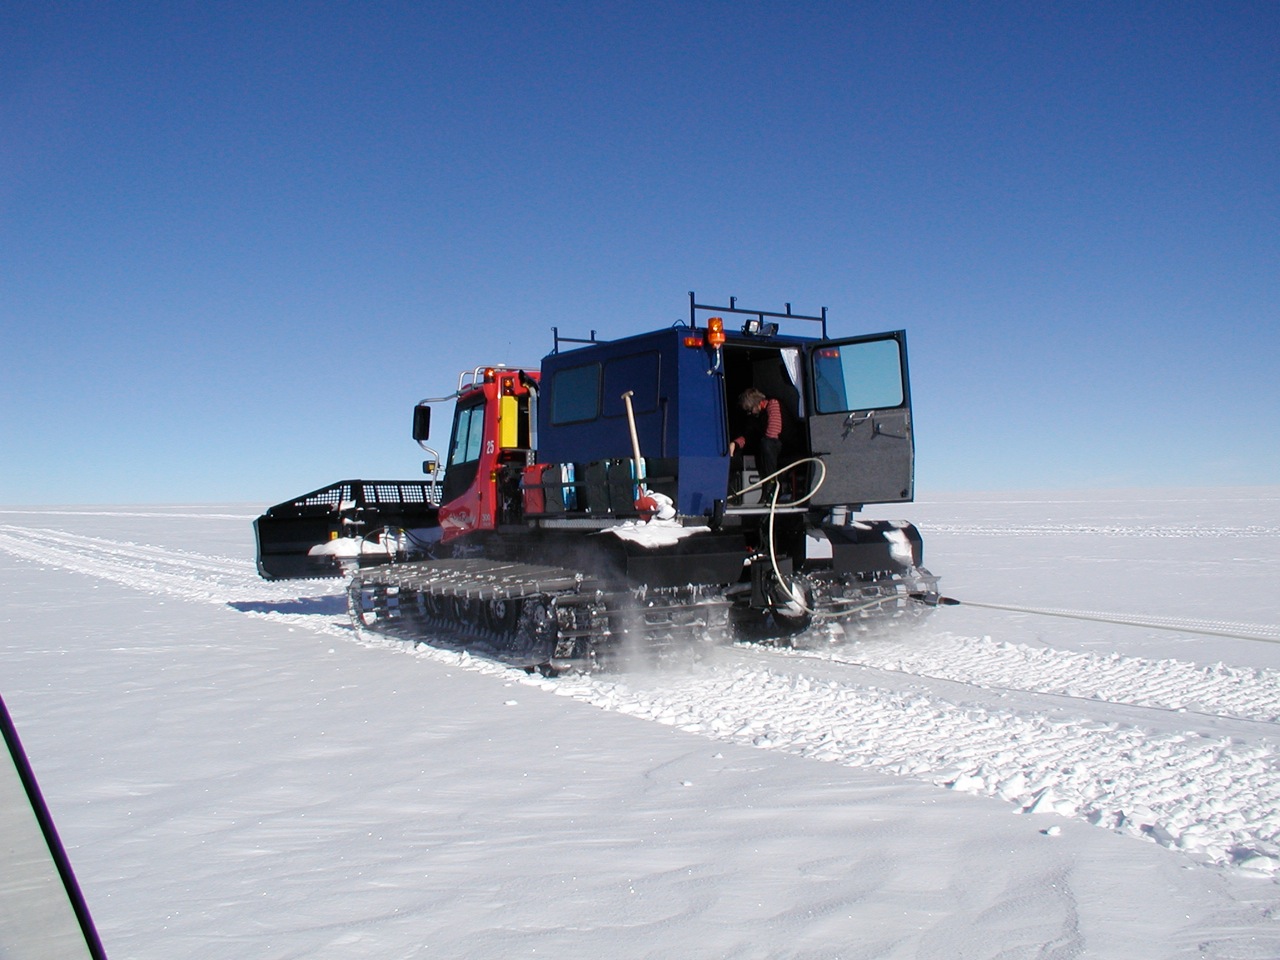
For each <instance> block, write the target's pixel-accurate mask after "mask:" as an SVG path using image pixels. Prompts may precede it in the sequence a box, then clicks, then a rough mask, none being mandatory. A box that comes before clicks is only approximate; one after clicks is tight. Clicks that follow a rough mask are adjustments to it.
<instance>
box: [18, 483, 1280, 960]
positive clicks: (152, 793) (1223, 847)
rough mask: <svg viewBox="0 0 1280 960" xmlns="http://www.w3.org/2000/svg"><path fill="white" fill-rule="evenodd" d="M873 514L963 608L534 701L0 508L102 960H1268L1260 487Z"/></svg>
mask: <svg viewBox="0 0 1280 960" xmlns="http://www.w3.org/2000/svg"><path fill="white" fill-rule="evenodd" d="M874 515H878V516H901V517H905V518H908V519H911V520H913V521H915V522H916V523H917V524H918V526H919V527H920V529H921V531H922V533H923V535H924V538H925V551H926V562H927V565H928V566H929V567H930V569H932V570H933V572H934V573H937V574H939V575H941V577H942V586H943V592H944V593H946V594H948V595H950V596H953V597H957V598H959V599H960V600H961V601H962V605H960V606H957V607H944V608H940V609H938V610H936V611H934V613H933V614H932V615H931V617H930V618H929V619H928V620H927V621H926V622H925V624H924V625H923V626H922V627H918V628H916V629H915V630H913V631H911V632H886V633H883V634H879V635H869V636H855V637H851V638H848V640H847V642H844V643H832V644H829V645H824V646H823V648H822V649H814V650H805V651H792V650H785V649H770V648H764V647H759V646H751V645H737V646H734V647H728V648H716V649H712V650H709V651H708V652H707V655H706V656H705V657H704V659H703V660H702V661H701V662H699V663H697V664H696V665H693V666H691V667H687V668H684V669H679V670H667V671H656V672H655V671H652V670H648V669H644V668H641V667H638V666H637V667H636V668H634V669H631V670H628V671H625V672H622V673H617V674H613V675H607V676H591V677H583V676H569V677H560V678H555V679H547V678H543V677H539V676H533V675H528V674H526V673H524V672H523V671H516V670H511V669H508V668H506V667H503V666H501V665H499V664H496V663H493V662H490V661H487V660H484V659H482V658H478V657H473V656H469V655H467V654H462V653H457V652H453V651H449V650H445V649H436V648H433V647H430V646H425V645H422V646H418V647H416V648H415V647H412V646H411V645H408V644H404V643H400V642H396V641H391V640H386V639H382V638H378V637H371V636H361V635H357V634H356V633H355V632H354V631H353V630H352V628H351V626H350V623H349V621H348V619H347V617H346V615H345V610H344V598H343V585H342V583H341V582H339V581H337V580H321V581H305V582H291V583H277V584H272V583H265V582H262V581H260V580H259V579H258V578H257V577H256V574H255V572H254V569H253V562H252V532H251V530H250V528H249V521H250V520H251V519H252V516H253V511H252V510H251V509H247V508H246V509H235V508H226V507H211V508H203V507H179V508H160V507H147V508H142V509H137V508H118V509H112V508H70V507H69V508H47V509H35V508H33V509H30V510H21V509H17V508H10V509H8V510H0V596H2V597H3V602H4V606H3V611H0V622H3V624H4V630H3V634H2V639H0V648H2V649H3V651H4V663H5V672H4V676H3V679H2V681H0V682H2V686H0V693H3V695H4V697H5V699H6V702H7V703H8V705H9V709H10V712H11V713H12V714H13V716H14V719H15V721H16V722H17V724H18V726H19V729H20V731H21V732H22V734H23V737H24V741H25V742H26V744H27V749H28V753H29V754H30V755H31V758H32V762H33V765H34V766H35V769H36V772H37V774H38V775H39V776H40V778H41V782H42V785H43V787H44V792H45V794H46V799H47V800H48V801H49V804H50V806H51V808H52V810H53V813H54V816H55V818H56V819H57V821H58V824H59V827H60V829H61V831H62V834H63V839H64V842H65V843H66V845H67V847H68V849H69V852H70V854H71V857H72V861H73V864H74V865H75V867H76V870H77V873H78V875H79V878H80V881H81V885H82V887H83V888H84V890H85V894H86V898H87V900H88V902H89V906H90V909H91V910H92V911H93V913H94V916H95V918H96V919H97V921H98V926H99V928H100V931H101V933H102V936H103V940H104V943H105V946H106V949H107V952H108V954H109V955H112V956H128V957H141V958H147V957H155V958H162V957H163V958H168V957H175V956H183V957H228V958H230V957H244V956H254V957H300V956H316V957H379V958H382V957H418V956H422V957H428V956H431V957H436V956H448V957H507V956H554V957H599V956H617V957H681V956H684V957H912V958H936V960H942V958H954V957H992V958H995V957H1001V958H1014V957H1053V958H1069V957H1116V958H1122V957H1123V958H1133V957H1154V958H1159V957H1179V958H1180V957H1206V958H1218V960H1225V958H1276V957H1280V928H1278V927H1277V925H1276V924H1275V921H1274V919H1273V917H1274V914H1275V912H1276V910H1277V908H1280V736H1278V734H1280V595H1278V591H1277V585H1278V584H1280V489H1271V488H1267V489H1251V490H1235V491H1230V490H1222V491H1182V492H1150V491H1148V492H1144V493H1141V494H1137V493H1135V494H1129V495H1121V494H1080V495H1073V496H1064V495H1059V496H1049V495H1041V496H1035V497H1032V496H1025V497H1003V498H999V499H995V498H987V499H983V498H977V497H970V498H953V499H950V500H945V501H944V500H938V501H934V502H929V503H920V504H907V505H901V506H898V507H895V508H893V509H891V510H889V509H885V510H881V511H879V512H878V513H876V514H874ZM969 604H973V605H969ZM979 604H986V605H989V606H980V605H979ZM991 607H1000V608H1016V609H1014V610H1009V609H992V608H991ZM1031 610H1036V611H1053V612H1054V613H1055V614H1057V615H1055V616H1048V615H1044V614H1042V613H1032V612H1027V611H1031ZM1114 621H1119V622H1114ZM637 719H639V720H642V721H648V722H645V723H638V722H637Z"/></svg>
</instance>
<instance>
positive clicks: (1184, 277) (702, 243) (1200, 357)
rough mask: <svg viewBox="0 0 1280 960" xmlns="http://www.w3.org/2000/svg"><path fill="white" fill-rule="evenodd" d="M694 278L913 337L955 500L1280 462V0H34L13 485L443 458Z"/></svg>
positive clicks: (1248, 469) (852, 327)
mask: <svg viewBox="0 0 1280 960" xmlns="http://www.w3.org/2000/svg"><path fill="white" fill-rule="evenodd" d="M689 290H696V291H697V292H698V295H699V299H701V300H703V301H710V302H723V301H725V300H726V299H727V298H728V297H729V296H731V295H732V296H737V297H738V298H739V300H740V302H742V303H744V304H748V305H751V306H761V307H764V308H775V309H777V308H781V306H782V304H783V303H786V302H790V303H792V305H793V307H794V309H796V310H797V311H799V312H816V311H817V309H818V308H819V307H821V306H826V307H827V308H828V309H829V313H830V318H831V329H832V330H833V332H835V333H839V334H846V333H847V334H856V333H864V332H872V331H877V330H887V329H898V328H905V329H906V330H907V331H908V337H909V343H910V349H911V365H912V379H913V393H914V400H915V418H916V431H917V494H918V495H919V496H922V497H924V496H928V495H929V494H931V493H939V492H947V491H964V490H1001V489H1027V488H1055V487H1058V488H1061V487H1072V488H1088V487H1117V486H1185V485H1210V486H1217V485H1224V486H1229V485H1241V484H1274V483H1280V386H1278V385H1277V380H1278V379H1280V378H1278V376H1277V370H1276V368H1277V362H1278V361H1280V332H1278V328H1280V324H1278V323H1277V320H1278V319H1280V316H1278V314H1280V5H1277V4H1275V3H1273V2H1256V3H1230V2H1227V3H1195V2H1153V3H1128V2H1112V3H1077V4H1033V3H981V2H978V3H912V2H901V3H801V4H790V3H788V4H784V3H752V2H743V0H739V2H735V3H700V2H684V3H667V2H652V3H644V4H639V3H635V4H621V3H610V2H592V3H585V2H583V3H580V2H558V3H545V4H542V3H531V4H505V3H489V2H484V0H480V2H472V3H467V4H437V3H403V4H398V3H375V4H340V3H322V4H312V5H305V4H293V3H273V2H258V3H253V4H250V3H239V2H228V3H218V4H209V3H182V2H174V3H166V4H154V3H137V4H130V3H110V4H108V3H40V4H35V3H18V4H9V5H7V6H6V7H5V9H4V12H3V13H0V330H2V331H3V341H0V342H2V343H3V357H4V374H3V379H2V380H0V405H2V408H3V421H2V422H0V458H2V459H3V463H4V467H3V471H2V472H0V503H8V504H41V503H103V502H111V503H128V502H165V503H175V502H210V501H222V502H227V501H247V502H252V503H258V502H260V503H263V504H267V503H273V502H276V501H279V500H283V499H286V498H288V497H291V496H293V495H295V494H299V493H302V492H304V491H305V490H309V489H312V488H314V487H318V486H321V485H323V484H324V483H327V482H329V481H332V480H337V479H341V478H345V477H357V476H359V477H368V478H374V477H379V478H380V477H413V476H415V475H416V473H417V468H418V464H419V460H420V456H419V451H418V449H417V447H416V445H414V443H413V442H412V440H411V439H410V438H409V435H408V434H409V425H410V413H411V407H412V405H413V404H414V403H415V402H416V401H417V400H418V399H420V398H421V397H423V396H436V395H441V394H444V393H447V392H449V391H450V390H452V388H453V385H454V384H455V383H456V378H457V373H458V371H459V370H460V369H462V368H464V367H465V368H470V367H473V366H475V365H477V364H483V363H490V362H495V361H505V362H512V363H530V364H536V362H537V361H538V360H539V358H540V357H541V356H542V355H543V354H545V353H546V352H547V351H548V350H549V347H550V340H551V327H552V326H553V325H554V326H559V327H560V330H561V332H562V333H564V334H574V333H585V332H586V331H587V330H589V329H596V330H598V331H599V332H600V335H601V336H604V337H610V336H622V335H626V334H630V333H636V332H640V331H642V330H644V329H648V328H652V327H654V326H657V325H663V326H665V325H668V324H670V323H671V322H672V321H674V320H676V319H678V318H680V317H682V316H684V315H686V313H687V291H689Z"/></svg>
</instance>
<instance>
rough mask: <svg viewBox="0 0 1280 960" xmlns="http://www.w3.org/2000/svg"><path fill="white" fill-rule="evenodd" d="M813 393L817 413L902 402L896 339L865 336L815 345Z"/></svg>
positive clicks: (891, 404) (887, 405)
mask: <svg viewBox="0 0 1280 960" xmlns="http://www.w3.org/2000/svg"><path fill="white" fill-rule="evenodd" d="M813 393H814V402H815V404H816V407H817V412H818V413H843V412H844V411H846V410H886V409H890V408H892V407H900V406H902V405H903V403H905V402H906V391H905V390H904V389H903V383H902V348H901V346H900V345H899V344H898V341H897V340H866V341H863V342H861V343H841V344H833V345H831V346H824V347H818V348H817V349H816V350H814V352H813Z"/></svg>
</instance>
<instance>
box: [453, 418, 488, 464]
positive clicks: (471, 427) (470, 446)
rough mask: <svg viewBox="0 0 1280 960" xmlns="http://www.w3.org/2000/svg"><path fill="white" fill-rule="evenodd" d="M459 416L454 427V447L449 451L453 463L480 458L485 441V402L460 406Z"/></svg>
mask: <svg viewBox="0 0 1280 960" xmlns="http://www.w3.org/2000/svg"><path fill="white" fill-rule="evenodd" d="M457 417H458V419H457V423H456V424H455V425H454V429H453V449H452V450H451V451H449V463H450V464H451V465H452V464H457V463H470V462H472V461H474V460H479V459H480V447H481V444H482V443H483V442H484V404H480V405H478V406H474V407H459V408H458V414H457Z"/></svg>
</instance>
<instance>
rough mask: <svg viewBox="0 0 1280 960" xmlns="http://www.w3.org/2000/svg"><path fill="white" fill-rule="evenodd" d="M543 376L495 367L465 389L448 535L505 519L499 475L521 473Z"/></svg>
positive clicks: (450, 467) (458, 413) (450, 474)
mask: <svg viewBox="0 0 1280 960" xmlns="http://www.w3.org/2000/svg"><path fill="white" fill-rule="evenodd" d="M537 381H538V372H537V371H536V370H534V371H530V370H524V371H521V370H505V369H500V368H495V369H492V370H486V371H485V372H484V378H483V380H481V381H478V382H476V383H474V384H470V385H468V386H466V387H464V388H463V389H462V390H461V391H460V392H459V395H458V405H457V408H456V410H455V412H454V423H453V436H452V439H451V440H450V449H449V458H448V463H447V467H446V470H445V502H444V503H442V504H441V506H440V525H441V527H442V528H443V530H442V539H443V540H445V541H449V540H454V539H456V538H458V537H462V536H465V535H467V534H469V533H474V532H476V531H479V530H494V529H496V528H497V526H498V524H499V523H501V522H502V518H503V515H504V510H505V504H504V503H503V502H502V493H501V486H502V485H501V484H500V483H499V479H500V478H501V477H503V476H504V475H505V474H507V473H511V472H514V473H515V475H517V476H518V475H519V472H520V471H522V470H523V468H524V466H525V464H526V463H527V462H528V461H529V459H530V457H531V454H532V452H533V451H532V446H531V444H532V437H533V416H534V410H533V397H534V389H536V384H537ZM531 386H533V387H534V389H530V387H531ZM451 478H453V480H454V482H451ZM459 482H460V483H461V486H462V489H457V484H458V483H459Z"/></svg>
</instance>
